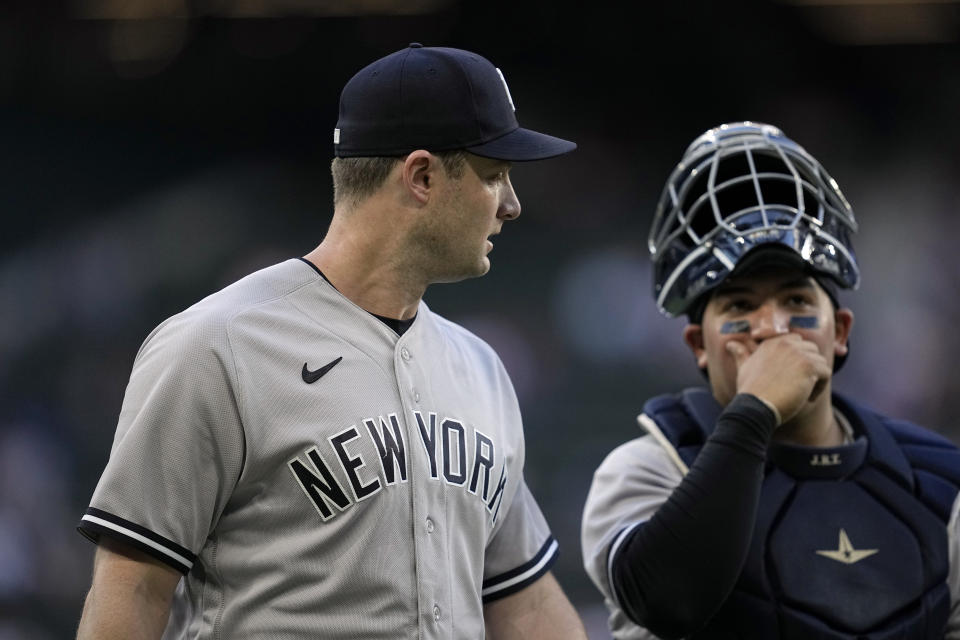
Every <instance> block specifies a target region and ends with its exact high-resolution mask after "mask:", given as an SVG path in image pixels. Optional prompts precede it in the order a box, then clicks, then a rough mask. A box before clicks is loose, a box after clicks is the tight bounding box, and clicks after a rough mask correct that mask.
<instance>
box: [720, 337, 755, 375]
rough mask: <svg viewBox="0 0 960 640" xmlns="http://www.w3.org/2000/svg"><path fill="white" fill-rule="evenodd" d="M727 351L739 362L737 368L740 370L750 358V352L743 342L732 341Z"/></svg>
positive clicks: (727, 345)
mask: <svg viewBox="0 0 960 640" xmlns="http://www.w3.org/2000/svg"><path fill="white" fill-rule="evenodd" d="M726 348H727V351H728V352H729V353H730V354H731V355H732V356H733V357H734V359H735V360H736V362H737V368H738V369H739V368H740V365H742V364H743V363H744V361H745V360H746V359H747V358H749V357H750V350H749V349H747V346H746V345H745V344H743V343H742V342H737V341H736V340H731V341H730V342H728V343H727V344H726Z"/></svg>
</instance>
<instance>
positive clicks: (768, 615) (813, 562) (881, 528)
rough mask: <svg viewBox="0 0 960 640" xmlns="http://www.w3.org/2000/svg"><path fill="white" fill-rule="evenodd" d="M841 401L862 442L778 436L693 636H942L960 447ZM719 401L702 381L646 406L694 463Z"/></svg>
mask: <svg viewBox="0 0 960 640" xmlns="http://www.w3.org/2000/svg"><path fill="white" fill-rule="evenodd" d="M833 403H834V406H835V407H836V408H837V409H838V410H839V411H840V412H841V413H842V414H843V415H844V416H845V417H846V418H847V420H848V421H849V422H850V424H851V426H852V427H853V430H854V435H855V438H856V440H855V442H854V443H853V444H849V445H844V446H841V447H835V448H831V449H823V448H805V447H793V446H790V447H787V446H778V445H776V444H774V445H772V446H771V449H770V455H769V458H768V462H767V465H766V471H765V479H764V482H763V486H762V489H761V494H760V504H759V509H758V512H757V518H756V522H755V523H754V528H753V538H752V542H751V545H750V550H749V553H748V555H747V559H746V562H745V564H744V567H743V570H742V571H741V573H740V577H739V579H738V581H737V583H736V586H735V587H734V590H733V592H732V593H731V594H730V596H729V597H728V598H727V600H726V601H725V602H724V603H723V605H722V606H721V608H720V609H719V611H718V612H717V613H716V615H714V616H713V618H712V619H711V620H710V622H709V623H708V624H707V625H706V627H705V628H703V629H702V630H701V631H700V632H698V633H697V634H695V635H694V636H692V637H693V638H696V639H697V640H701V639H707V638H709V639H710V640H725V639H727V638H730V639H733V638H744V639H747V638H749V639H757V640H761V639H762V640H776V639H790V640H793V639H797V640H800V639H803V640H817V639H823V640H827V639H830V640H833V639H840V638H857V639H861V638H862V639H865V640H866V639H869V640H887V639H891V640H892V639H894V638H911V639H912V638H924V639H927V638H929V639H931V640H932V639H934V638H936V639H937V640H942V638H943V630H944V628H945V625H946V622H947V619H948V616H949V611H950V593H949V590H948V587H947V584H946V579H947V573H948V570H949V564H948V563H949V560H948V551H947V533H946V531H947V522H948V520H949V518H950V511H951V508H952V506H953V503H954V501H955V500H956V498H957V492H958V488H960V451H958V449H957V448H956V447H955V446H954V445H953V444H952V443H950V442H949V441H948V440H946V439H945V438H942V437H940V436H938V435H937V434H935V433H933V432H931V431H928V430H925V429H922V428H920V427H917V426H916V425H913V424H910V423H908V422H902V421H897V420H891V419H889V418H886V417H883V416H881V415H878V414H876V413H874V412H872V411H870V410H868V409H866V408H864V407H861V406H858V405H856V404H854V403H853V402H851V401H849V400H846V399H844V398H843V397H841V396H839V395H834V397H833ZM720 411H721V408H720V406H719V405H718V404H717V403H716V401H715V400H714V399H713V397H712V396H711V395H710V393H709V392H708V391H707V390H705V389H688V390H685V391H684V392H682V393H681V394H676V395H667V396H659V397H656V398H653V399H651V400H650V401H648V402H647V403H646V405H645V406H644V413H645V414H647V416H649V417H650V418H652V419H653V420H654V422H656V424H657V426H658V427H659V428H660V430H661V431H662V433H663V435H664V436H665V437H666V439H667V440H668V441H669V442H670V443H671V444H672V445H673V447H674V448H675V449H676V450H677V453H678V454H679V456H680V458H681V459H682V460H683V461H684V462H685V463H686V464H687V466H690V465H691V464H692V463H693V460H694V459H695V458H696V456H697V454H698V452H699V451H700V448H701V447H702V446H703V443H704V440H705V439H706V438H707V436H708V435H709V434H710V432H711V431H712V430H713V427H714V425H715V424H716V420H717V416H718V415H719V414H720Z"/></svg>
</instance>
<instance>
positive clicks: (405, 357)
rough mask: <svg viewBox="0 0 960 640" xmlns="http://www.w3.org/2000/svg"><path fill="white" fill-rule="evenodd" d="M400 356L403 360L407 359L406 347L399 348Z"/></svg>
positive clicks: (408, 351) (408, 354) (408, 357)
mask: <svg viewBox="0 0 960 640" xmlns="http://www.w3.org/2000/svg"><path fill="white" fill-rule="evenodd" d="M400 357H401V358H403V359H404V360H409V359H410V350H409V349H407V348H406V347H404V348H403V349H400Z"/></svg>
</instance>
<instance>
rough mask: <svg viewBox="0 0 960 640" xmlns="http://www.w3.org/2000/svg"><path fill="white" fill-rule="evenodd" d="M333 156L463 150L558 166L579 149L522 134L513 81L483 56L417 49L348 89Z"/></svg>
mask: <svg viewBox="0 0 960 640" xmlns="http://www.w3.org/2000/svg"><path fill="white" fill-rule="evenodd" d="M333 148H334V155H336V156H337V157H339V158H350V157H358V156H402V155H405V154H407V153H410V152H411V151H413V150H415V149H427V150H428V151H450V150H454V149H463V150H466V151H469V152H470V153H474V154H476V155H478V156H484V157H487V158H496V159H498V160H508V161H511V162H516V161H524V160H542V159H544V158H552V157H554V156H558V155H561V154H564V153H568V152H570V151H573V150H574V149H576V148H577V145H576V144H575V143H573V142H570V141H569V140H563V139H561V138H556V137H554V136H550V135H547V134H544V133H538V132H536V131H531V130H530V129H523V128H521V127H520V125H519V123H518V122H517V118H516V115H515V114H514V105H513V98H512V97H511V96H510V90H509V89H508V88H507V81H506V80H505V79H504V77H503V74H502V73H501V72H500V70H499V69H497V68H496V67H495V66H493V64H491V63H490V61H489V60H487V59H486V58H484V57H483V56H480V55H478V54H476V53H471V52H470V51H464V50H462V49H451V48H447V47H424V46H423V45H421V44H420V43H417V42H414V43H412V44H411V45H410V46H409V47H407V48H406V49H402V50H400V51H397V52H395V53H391V54H390V55H388V56H386V57H383V58H380V59H379V60H377V61H375V62H373V63H371V64H369V65H367V66H366V67H364V68H363V69H361V70H360V71H358V72H357V74H356V75H354V76H353V77H352V78H351V79H350V81H349V82H347V84H346V86H344V88H343V91H342V92H341V94H340V117H339V119H338V120H337V128H336V129H335V130H334V133H333Z"/></svg>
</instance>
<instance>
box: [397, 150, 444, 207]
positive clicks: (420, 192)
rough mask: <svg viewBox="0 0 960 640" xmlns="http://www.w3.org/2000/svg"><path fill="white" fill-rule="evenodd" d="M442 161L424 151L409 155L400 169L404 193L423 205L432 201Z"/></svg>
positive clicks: (413, 152) (412, 152)
mask: <svg viewBox="0 0 960 640" xmlns="http://www.w3.org/2000/svg"><path fill="white" fill-rule="evenodd" d="M439 166H440V160H439V158H437V157H436V156H435V155H433V154H432V153H430V152H429V151H426V150H424V149H417V150H416V151H411V152H410V153H409V154H407V157H406V158H404V160H403V166H402V167H401V168H400V178H401V181H402V183H403V187H404V191H405V192H406V193H407V194H408V195H409V196H410V197H411V198H413V199H414V200H415V201H416V202H418V203H419V204H421V205H423V204H426V203H427V202H428V201H429V200H430V194H431V192H432V190H433V186H434V182H435V178H436V174H437V170H438V167H439Z"/></svg>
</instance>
